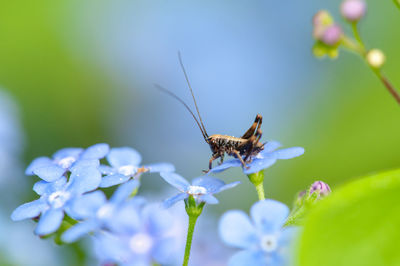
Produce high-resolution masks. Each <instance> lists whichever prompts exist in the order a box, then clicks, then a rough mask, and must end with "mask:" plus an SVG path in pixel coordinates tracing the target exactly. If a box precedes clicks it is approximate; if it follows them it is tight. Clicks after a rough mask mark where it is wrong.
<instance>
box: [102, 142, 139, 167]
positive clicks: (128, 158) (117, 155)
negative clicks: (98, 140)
mask: <svg viewBox="0 0 400 266" xmlns="http://www.w3.org/2000/svg"><path fill="white" fill-rule="evenodd" d="M107 161H108V162H109V163H110V165H111V166H112V167H115V168H119V167H121V166H126V165H133V166H138V165H139V164H140V162H141V161H142V156H141V155H140V153H139V152H137V151H136V150H135V149H132V148H129V147H121V148H112V149H111V151H110V153H109V154H108V155H107Z"/></svg>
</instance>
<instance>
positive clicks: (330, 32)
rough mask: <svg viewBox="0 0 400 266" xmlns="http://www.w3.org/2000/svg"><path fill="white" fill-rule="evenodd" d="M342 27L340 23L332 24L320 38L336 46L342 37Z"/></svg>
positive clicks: (327, 43)
mask: <svg viewBox="0 0 400 266" xmlns="http://www.w3.org/2000/svg"><path fill="white" fill-rule="evenodd" d="M342 34H343V32H342V29H341V28H340V27H339V26H338V25H335V24H333V25H331V26H329V27H327V28H326V29H325V31H324V33H323V35H322V38H321V39H320V40H321V41H322V42H323V43H325V44H326V45H330V46H334V45H336V44H337V43H338V42H339V41H340V39H341V38H342Z"/></svg>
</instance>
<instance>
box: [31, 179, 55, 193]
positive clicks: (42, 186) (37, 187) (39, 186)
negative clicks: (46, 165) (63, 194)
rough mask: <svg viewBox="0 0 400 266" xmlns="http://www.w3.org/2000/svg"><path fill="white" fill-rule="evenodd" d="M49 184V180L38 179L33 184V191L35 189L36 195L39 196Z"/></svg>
mask: <svg viewBox="0 0 400 266" xmlns="http://www.w3.org/2000/svg"><path fill="white" fill-rule="evenodd" d="M50 184H51V183H49V182H46V181H44V180H40V181H38V182H36V183H35V184H33V191H35V192H36V193H37V194H38V195H40V196H41V195H43V194H44V193H45V192H46V189H47V187H48V186H49V185H50Z"/></svg>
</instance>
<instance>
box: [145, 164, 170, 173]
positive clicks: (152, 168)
mask: <svg viewBox="0 0 400 266" xmlns="http://www.w3.org/2000/svg"><path fill="white" fill-rule="evenodd" d="M143 167H144V168H148V169H149V172H150V173H160V172H175V166H174V165H173V164H171V163H152V164H148V165H145V166H143Z"/></svg>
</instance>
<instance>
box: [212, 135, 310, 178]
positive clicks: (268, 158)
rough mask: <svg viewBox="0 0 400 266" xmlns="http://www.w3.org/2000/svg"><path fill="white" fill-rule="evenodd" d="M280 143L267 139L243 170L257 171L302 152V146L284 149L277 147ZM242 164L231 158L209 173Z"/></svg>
mask: <svg viewBox="0 0 400 266" xmlns="http://www.w3.org/2000/svg"><path fill="white" fill-rule="evenodd" d="M280 146H281V144H280V143H279V142H277V141H269V142H267V143H266V144H265V145H264V149H263V150H262V151H261V152H260V153H259V154H257V155H256V156H254V157H253V158H252V161H251V163H248V164H247V166H248V167H249V168H248V169H246V168H243V172H244V173H245V174H246V175H248V174H253V173H257V172H259V171H261V170H263V169H266V168H268V167H270V166H272V165H273V164H275V163H276V161H277V160H280V159H291V158H294V157H297V156H300V155H302V154H303V153H304V148H301V147H291V148H286V149H280V150H277V148H279V147H280ZM239 166H242V163H241V162H240V160H239V159H233V160H229V161H226V162H224V163H222V164H220V165H218V166H216V167H214V168H212V169H211V170H210V173H219V172H222V171H224V170H226V169H228V168H231V167H239Z"/></svg>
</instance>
